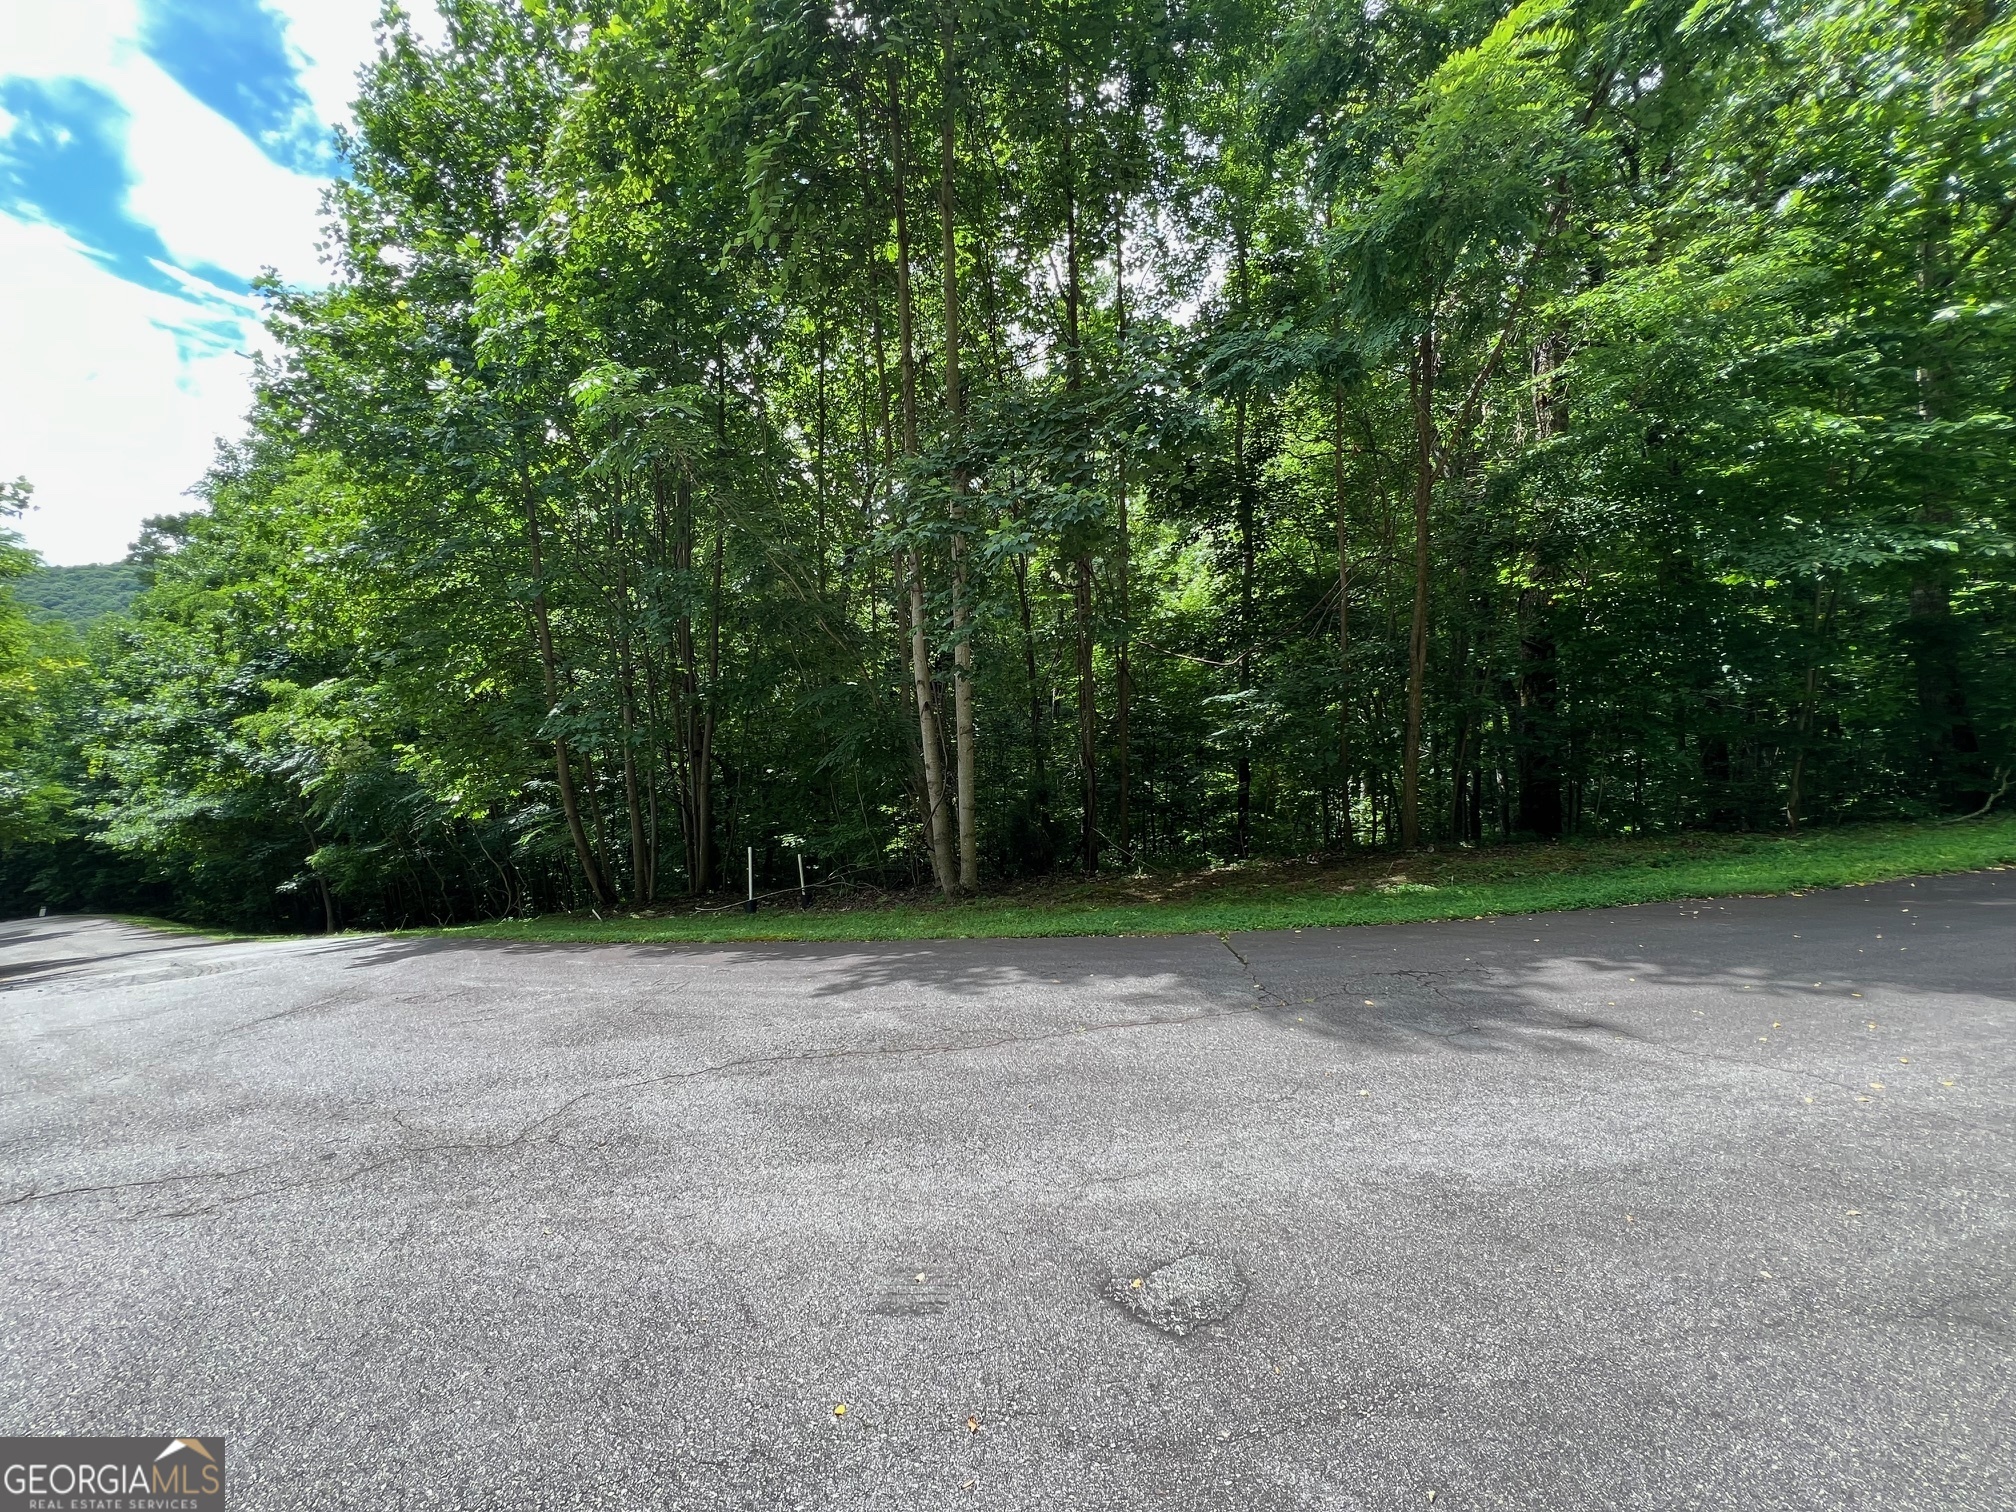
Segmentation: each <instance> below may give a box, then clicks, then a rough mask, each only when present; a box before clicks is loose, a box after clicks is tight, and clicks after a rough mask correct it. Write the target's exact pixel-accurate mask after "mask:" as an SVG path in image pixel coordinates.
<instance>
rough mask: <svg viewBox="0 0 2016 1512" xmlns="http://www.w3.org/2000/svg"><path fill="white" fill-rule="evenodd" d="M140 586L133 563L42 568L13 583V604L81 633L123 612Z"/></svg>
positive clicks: (101, 563) (137, 569) (136, 568)
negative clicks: (107, 616)
mask: <svg viewBox="0 0 2016 1512" xmlns="http://www.w3.org/2000/svg"><path fill="white" fill-rule="evenodd" d="M140 586H141V584H140V569H139V568H138V567H136V566H135V565H134V564H133V563H131V562H94V563H92V564H91V565H90V566H86V567H42V568H38V569H37V570H36V571H34V572H31V573H29V574H28V575H27V576H26V577H22V578H16V579H15V580H14V582H13V584H12V588H13V592H14V601H15V602H16V603H18V604H20V605H21V606H22V607H23V608H25V609H27V611H28V612H29V613H30V614H32V615H35V616H37V617H38V618H47V619H60V620H68V621H69V622H70V623H71V624H73V625H75V626H76V627H77V628H78V629H80V630H82V629H85V628H86V627H87V626H89V625H91V624H92V623H93V622H94V621H96V620H101V619H103V618H104V617H105V616H106V615H108V614H117V613H118V612H119V611H120V610H122V609H124V608H125V607H126V606H127V605H128V604H130V603H132V602H133V600H134V598H135V597H136V596H137V595H138V594H139V592H140Z"/></svg>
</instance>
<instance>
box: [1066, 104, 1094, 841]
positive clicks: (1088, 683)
mask: <svg viewBox="0 0 2016 1512" xmlns="http://www.w3.org/2000/svg"><path fill="white" fill-rule="evenodd" d="M1065 93H1066V97H1067V98H1068V97H1069V94H1070V80H1069V79H1068V78H1067V79H1066V80H1065ZM1074 149H1075V137H1074V133H1073V129H1072V123H1071V121H1070V119H1069V117H1068V116H1067V117H1066V120H1065V127H1064V337H1065V364H1066V366H1065V379H1064V382H1065V386H1066V387H1067V388H1068V389H1070V390H1071V391H1072V392H1073V393H1074V394H1075V393H1077V392H1078V391H1079V390H1080V389H1082V388H1083V387H1084V384H1085V346H1084V336H1083V333H1082V331H1081V330H1080V328H1079V319H1078V316H1079V310H1080V308H1081V305H1082V302H1083V299H1084V287H1083V285H1082V283H1081V282H1080V279H1079V266H1078V168H1077V160H1076V157H1075V156H1074ZM1082 444H1083V438H1081V445H1082ZM1076 461H1077V468H1076V470H1077V471H1079V472H1081V473H1082V471H1083V469H1084V465H1085V455H1084V452H1083V451H1082V450H1081V451H1080V453H1079V455H1078V457H1077V459H1076ZM1071 597H1072V609H1073V618H1074V620H1075V622H1076V627H1077V632H1078V776H1079V809H1078V813H1079V834H1078V860H1079V864H1080V865H1081V866H1082V867H1083V868H1084V869H1085V871H1086V873H1087V874H1088V875H1089V874H1090V873H1092V872H1096V871H1097V870H1099V747H1098V740H1097V733H1098V712H1099V711H1098V702H1097V690H1096V688H1095V687H1094V686H1093V680H1092V553H1091V550H1090V549H1089V547H1082V548H1081V549H1080V550H1079V552H1078V553H1077V557H1076V560H1075V561H1074V563H1073V571H1072V595H1071Z"/></svg>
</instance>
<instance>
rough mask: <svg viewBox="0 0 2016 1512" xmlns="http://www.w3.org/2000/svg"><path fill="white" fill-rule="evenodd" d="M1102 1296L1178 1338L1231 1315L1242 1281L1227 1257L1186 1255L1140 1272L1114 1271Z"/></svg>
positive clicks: (1243, 1297)
mask: <svg viewBox="0 0 2016 1512" xmlns="http://www.w3.org/2000/svg"><path fill="white" fill-rule="evenodd" d="M1106 1295H1107V1296H1108V1297H1110V1298H1111V1299H1112V1300H1113V1301H1115V1302H1118V1303H1119V1304H1120V1305H1121V1307H1123V1308H1125V1309H1126V1310H1127V1312H1128V1313H1130V1314H1131V1315H1133V1316H1134V1317H1135V1318H1137V1319H1139V1320H1140V1321H1141V1322H1143V1323H1146V1324H1148V1325H1149V1326H1151V1327H1154V1328H1159V1329H1161V1330H1162V1332H1164V1333H1166V1334H1174V1335H1175V1336H1176V1337H1177V1338H1179V1339H1180V1338H1182V1337H1183V1336H1184V1335H1186V1334H1188V1333H1190V1332H1191V1331H1192V1330H1193V1329H1197V1328H1201V1327H1203V1326H1204V1325H1205V1324H1207V1323H1222V1322H1224V1321H1225V1320H1226V1319H1227V1318H1229V1317H1231V1316H1232V1314H1233V1313H1234V1311H1236V1310H1237V1309H1238V1306H1239V1304H1240V1303H1242V1302H1244V1301H1245V1300H1246V1283H1245V1281H1244V1280H1242V1279H1241V1278H1240V1275H1239V1272H1238V1271H1237V1270H1236V1269H1234V1268H1233V1265H1232V1263H1231V1262H1230V1261H1229V1260H1220V1259H1219V1258H1218V1257H1217V1256H1216V1255H1185V1256H1184V1257H1183V1258H1182V1259H1180V1260H1171V1261H1170V1262H1169V1263H1168V1264H1167V1265H1165V1266H1163V1267H1162V1268H1161V1269H1160V1270H1154V1271H1150V1272H1149V1273H1148V1274H1147V1275H1145V1276H1115V1277H1114V1278H1113V1279H1112V1280H1111V1281H1110V1282H1108V1283H1107V1285H1106Z"/></svg>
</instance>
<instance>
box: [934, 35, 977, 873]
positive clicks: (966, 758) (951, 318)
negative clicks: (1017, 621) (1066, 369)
mask: <svg viewBox="0 0 2016 1512" xmlns="http://www.w3.org/2000/svg"><path fill="white" fill-rule="evenodd" d="M953 26H954V22H953V17H952V13H951V12H950V11H947V12H946V15H945V118H944V121H943V123H942V125H941V128H940V131H939V149H940V150H939V172H938V217H939V221H940V223H941V224H942V226H943V229H944V238H945V246H944V252H943V257H944V284H945V412H946V419H947V421H948V422H949V423H950V425H951V427H952V440H953V444H954V445H955V446H956V445H958V444H959V443H960V442H961V441H963V440H964V438H965V429H966V396H965V394H964V393H963V392H962V391H961V390H960V387H959V247H958V242H957V239H956V238H955V236H954V234H953V216H954V212H955V211H956V209H957V205H956V201H955V197H954V189H955V182H954V178H955V170H956V166H957V164H956V156H955V148H956V146H957V142H956V141H955V138H954V132H955V121H954V115H953V104H954V90H953V86H954V83H955V80H956V78H957V72H956V64H955V60H954V56H953V42H954V35H953ZM965 500H966V471H965V469H964V467H962V466H958V465H957V464H955V465H954V468H953V472H952V522H953V529H952V676H953V681H952V729H953V739H954V742H955V744H956V746H957V757H956V761H957V771H958V780H957V783H956V787H957V789H958V795H959V886H960V887H961V888H962V889H963V890H965V891H967V892H971V891H973V890H974V889H976V888H978V887H979V885H980V825H979V808H978V799H977V797H976V792H975V790H976V786H977V779H976V773H975V762H976V759H977V758H976V753H975V751H974V742H973V635H972V630H971V628H970V627H969V626H968V624H967V615H966V537H965V533H964V531H963V529H962V526H963V523H964V519H965V514H966V503H965Z"/></svg>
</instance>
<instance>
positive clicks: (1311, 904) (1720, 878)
mask: <svg viewBox="0 0 2016 1512" xmlns="http://www.w3.org/2000/svg"><path fill="white" fill-rule="evenodd" d="M2012 863H2016V816H2008V817H2002V816H1996V817H1989V818H1984V819H1974V820H1967V821H1963V822H1961V823H1957V824H1885V825H1860V826H1855V827H1851V828H1844V829H1831V830H1809V831H1808V832H1806V833H1805V834H1802V835H1799V836H1796V837H1794V836H1790V835H1713V834H1688V835H1670V836H1661V837H1657V838H1650V839H1633V840H1580V841H1567V842H1562V843H1560V844H1553V845H1538V844H1533V845H1505V846H1490V847H1483V848H1478V849H1463V848H1459V849H1437V850H1430V851H1417V852H1411V853H1408V854H1404V855H1403V854H1396V853H1392V852H1378V853H1370V854H1365V855H1359V856H1351V857H1344V858H1327V859H1320V860H1319V859H1310V860H1286V861H1249V862H1244V863H1241V864H1238V865H1232V866H1219V867H1212V868H1210V869H1207V870H1202V871H1182V872H1176V871H1168V872H1158V871H1143V872H1135V873H1131V874H1119V873H1115V874H1109V875H1106V876H1101V877H1096V878H1092V879H1089V880H1088V879H1071V880H1066V881H1049V882H1043V883H1032V884H1028V885H1024V886H1020V887H1015V888H1009V889H1003V890H1001V891H998V892H994V893H990V894H988V895H987V896H984V897H979V898H973V899H969V900H967V901H963V902H959V903H950V904H948V903H944V902H941V901H938V900H936V899H934V898H928V897H918V896H915V895H908V896H900V897H897V896H889V895H877V894H848V893H844V892H839V891H837V890H836V891H823V892H821V893H820V894H819V903H818V906H817V907H815V908H813V909H811V910H806V911H801V910H799V909H798V908H797V907H796V906H795V904H796V898H795V895H794V896H789V897H785V898H780V899H774V900H771V901H769V902H766V903H764V904H763V906H762V907H761V908H760V909H759V911H758V912H756V913H755V914H747V913H744V912H742V911H741V909H740V908H739V906H736V905H733V904H730V905H729V906H727V907H723V906H722V904H723V901H724V900H722V899H719V898H716V899H712V900H709V901H708V903H707V904H706V905H705V906H704V907H703V908H697V909H696V908H695V907H694V906H692V905H690V904H684V905H677V906H672V907H666V908H662V909H658V910H654V911H651V912H626V911H618V912H616V913H615V914H613V915H611V914H605V915H604V916H602V917H601V918H596V917H594V916H593V915H591V914H569V915H549V916H546V917H543V918H537V919H510V920H503V921H499V922H496V923H488V924H474V925H466V926H463V927H461V928H456V929H449V930H442V931H431V930H430V931H426V932H427V933H443V934H452V935H470V936H480V937H483V938H489V939H508V940H545V941H560V942H564V941H597V940H632V941H689V942H694V943H715V942H733V941H737V940H941V939H979V938H990V937H993V938H1000V937H1025V938H1026V937H1034V936H1047V935H1154V934H1203V933H1215V934H1224V933H1230V932H1233V931H1244V930H1254V929H1304V928H1309V927H1311V926H1322V925H1338V924H1401V923H1410V922H1415V921H1419V920H1424V919H1457V918H1472V917H1476V916H1480V915H1485V914H1518V913H1543V912H1552V911H1555V910H1559V909H1565V908H1605V907H1613V906H1615V905H1618V904H1625V903H1658V902H1663V901H1666V900H1670V899H1676V898H1712V897H1728V896H1731V895H1734V894H1743V893H1749V894H1759V893H1796V892H1805V891H1807V890H1809V889H1812V888H1822V887H1849V886H1854V885H1856V884H1859V883H1865V882H1881V881H1887V880H1889V879H1891V878H1896V877H1912V876H1924V875H1929V874H1932V873H1938V872H1960V871H1978V870H1982V869H1985V868H1989V867H2001V866H2007V865H2010V864H2012Z"/></svg>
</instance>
